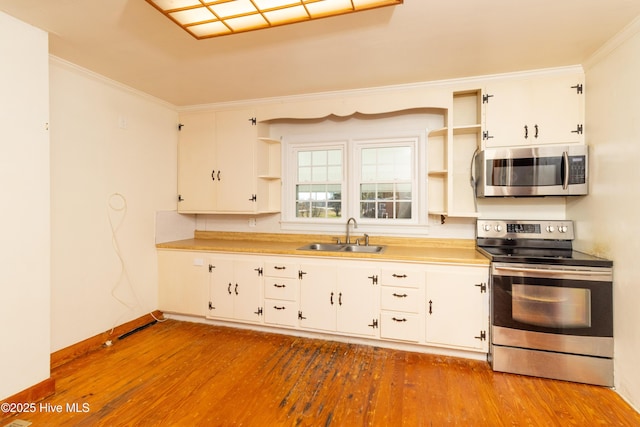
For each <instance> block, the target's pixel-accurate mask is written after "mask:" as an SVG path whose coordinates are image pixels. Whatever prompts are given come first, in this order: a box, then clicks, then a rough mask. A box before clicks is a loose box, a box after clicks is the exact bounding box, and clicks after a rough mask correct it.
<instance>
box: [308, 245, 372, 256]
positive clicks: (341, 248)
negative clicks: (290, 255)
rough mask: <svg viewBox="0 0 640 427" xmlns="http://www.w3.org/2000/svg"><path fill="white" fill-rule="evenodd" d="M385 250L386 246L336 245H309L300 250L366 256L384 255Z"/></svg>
mask: <svg viewBox="0 0 640 427" xmlns="http://www.w3.org/2000/svg"><path fill="white" fill-rule="evenodd" d="M384 249H385V247H384V246H363V245H345V244H342V245H340V244H336V243H309V244H308V245H305V246H302V247H301V248H298V250H299V251H317V252H352V253H364V254H379V253H382V251H384Z"/></svg>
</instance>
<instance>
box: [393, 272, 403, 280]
mask: <svg viewBox="0 0 640 427" xmlns="http://www.w3.org/2000/svg"><path fill="white" fill-rule="evenodd" d="M391 276H393V277H395V278H396V279H406V278H407V275H406V274H395V273H393V274H392V275H391Z"/></svg>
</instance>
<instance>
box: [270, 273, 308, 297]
mask: <svg viewBox="0 0 640 427" xmlns="http://www.w3.org/2000/svg"><path fill="white" fill-rule="evenodd" d="M299 283H300V282H299V281H298V279H287V278H282V277H265V278H264V297H265V298H270V299H278V300H289V301H297V300H298V286H299Z"/></svg>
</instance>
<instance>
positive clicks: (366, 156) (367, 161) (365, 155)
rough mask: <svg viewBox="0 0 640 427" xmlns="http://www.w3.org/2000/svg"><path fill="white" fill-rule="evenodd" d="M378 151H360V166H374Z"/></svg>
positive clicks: (371, 149)
mask: <svg viewBox="0 0 640 427" xmlns="http://www.w3.org/2000/svg"><path fill="white" fill-rule="evenodd" d="M377 150H378V149H376V148H364V149H362V164H363V165H375V164H376V163H377V158H378V152H377Z"/></svg>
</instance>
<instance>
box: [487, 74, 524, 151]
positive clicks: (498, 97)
mask: <svg viewBox="0 0 640 427" xmlns="http://www.w3.org/2000/svg"><path fill="white" fill-rule="evenodd" d="M530 93H531V88H530V82H528V81H522V80H506V81H498V82H494V83H492V84H491V85H489V86H487V90H486V95H488V96H489V98H488V101H487V102H486V103H485V127H484V129H485V132H486V133H487V134H488V135H489V138H488V139H485V140H484V144H485V146H487V147H501V146H509V145H524V144H527V143H528V139H527V138H525V129H524V126H525V125H526V124H527V120H528V119H529V116H530V114H531V113H530V112H529V111H530V109H531V106H530V102H531V99H530ZM531 144H533V143H532V142H531Z"/></svg>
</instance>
